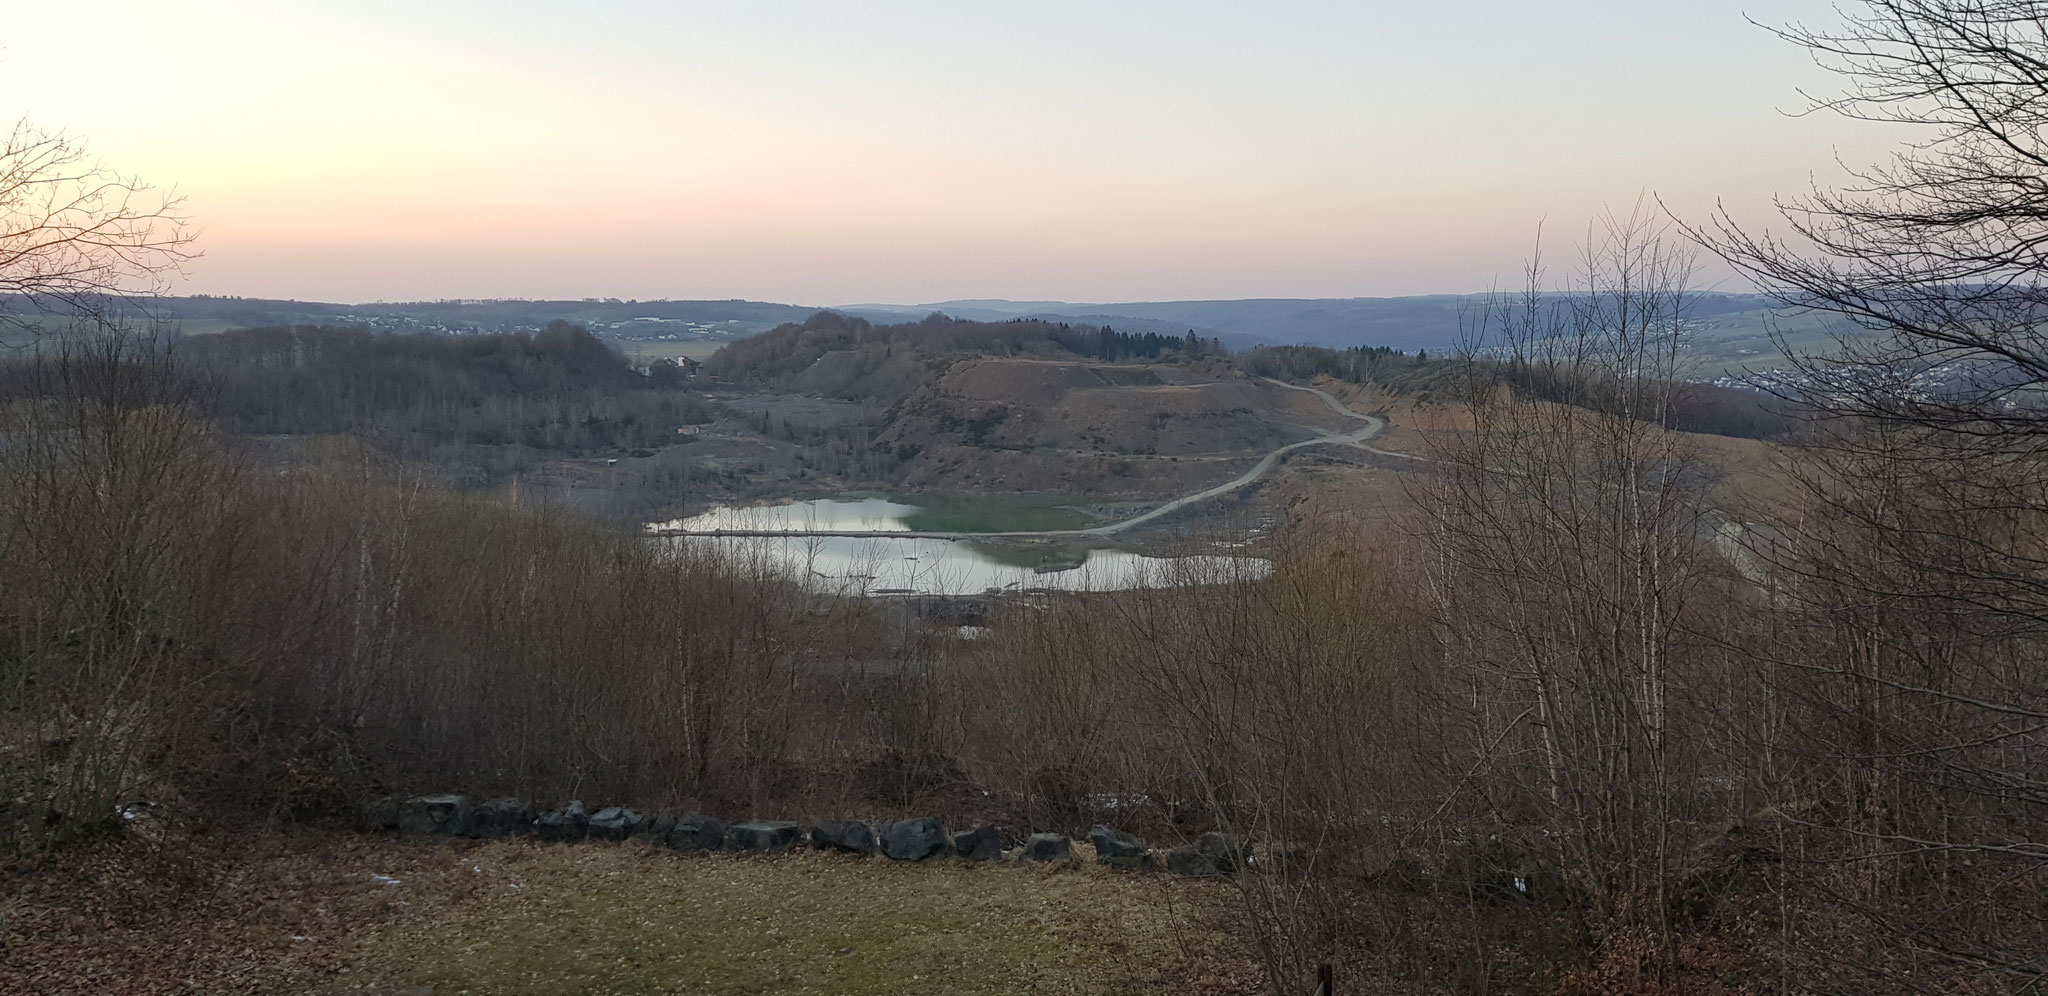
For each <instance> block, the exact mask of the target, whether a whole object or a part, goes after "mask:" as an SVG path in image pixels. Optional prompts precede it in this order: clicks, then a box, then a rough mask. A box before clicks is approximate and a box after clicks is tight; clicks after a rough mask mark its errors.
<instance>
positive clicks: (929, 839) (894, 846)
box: [882, 816, 948, 861]
mask: <svg viewBox="0 0 2048 996" xmlns="http://www.w3.org/2000/svg"><path fill="white" fill-rule="evenodd" d="M947 843H948V841H947V839H946V825H945V824H944V823H941V822H939V821H938V820H935V819H932V818H931V817H929V816H920V817H918V818H916V819H912V820H899V821H897V822H895V823H891V824H888V825H886V826H884V827H882V853H883V854H886V855H888V856H889V857H890V858H892V859H894V860H897V861H923V860H924V859H926V858H929V857H931V856H933V855H935V854H944V853H946V845H947Z"/></svg>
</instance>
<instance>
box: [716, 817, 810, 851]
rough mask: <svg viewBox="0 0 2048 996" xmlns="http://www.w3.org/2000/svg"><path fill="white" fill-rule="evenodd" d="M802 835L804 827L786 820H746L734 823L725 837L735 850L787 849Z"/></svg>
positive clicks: (793, 845) (794, 844)
mask: <svg viewBox="0 0 2048 996" xmlns="http://www.w3.org/2000/svg"><path fill="white" fill-rule="evenodd" d="M803 835H804V828H803V827H802V826H800V825H798V824H795V823H791V822H790V821H788V820H748V821H747V822H745V823H739V824H735V825H734V826H733V828H732V832H731V833H729V834H727V835H726V837H727V840H728V841H729V842H730V843H729V845H728V846H730V847H731V848H732V849H733V850H735V851H787V850H789V849H790V848H792V847H795V846H796V842H797V841H798V840H799V839H800V838H802V837H803Z"/></svg>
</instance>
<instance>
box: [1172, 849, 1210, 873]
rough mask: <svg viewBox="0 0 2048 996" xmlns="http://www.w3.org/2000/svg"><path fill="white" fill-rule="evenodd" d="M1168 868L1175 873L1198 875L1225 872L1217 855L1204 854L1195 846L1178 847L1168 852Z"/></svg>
mask: <svg viewBox="0 0 2048 996" xmlns="http://www.w3.org/2000/svg"><path fill="white" fill-rule="evenodd" d="M1166 870H1167V871H1170V872H1172V873H1174V874H1175V875H1193V876H1196V877H1207V876H1210V875H1221V874H1223V867H1222V865H1221V864H1219V863H1218V860H1217V858H1216V856H1215V855H1211V854H1203V853H1202V852H1201V851H1200V850H1199V849H1197V848H1195V847H1193V846H1188V847H1176V848H1174V849H1173V850H1171V851H1168V852H1166Z"/></svg>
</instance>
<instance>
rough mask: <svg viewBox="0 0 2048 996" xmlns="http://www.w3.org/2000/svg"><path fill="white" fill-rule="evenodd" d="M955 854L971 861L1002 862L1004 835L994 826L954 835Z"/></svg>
mask: <svg viewBox="0 0 2048 996" xmlns="http://www.w3.org/2000/svg"><path fill="white" fill-rule="evenodd" d="M953 853H954V854H957V855H959V856H961V857H962V858H965V859H967V860H969V861H1000V860H1002V857H1003V835H1002V834H1001V833H1000V832H998V831H997V830H996V828H995V827H992V826H979V827H975V828H974V829H972V830H962V831H960V832H959V833H956V834H954V835H953Z"/></svg>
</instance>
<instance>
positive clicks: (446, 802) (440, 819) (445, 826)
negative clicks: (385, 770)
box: [398, 795, 469, 834]
mask: <svg viewBox="0 0 2048 996" xmlns="http://www.w3.org/2000/svg"><path fill="white" fill-rule="evenodd" d="M468 823H469V800H468V799H465V798H463V797H462V796H459V795H423V796H418V797H415V798H411V799H407V800H405V801H404V802H401V803H399V804H398V832H399V833H414V834H419V833H431V834H459V833H461V832H462V831H463V828H464V827H465V826H466V825H468Z"/></svg>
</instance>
